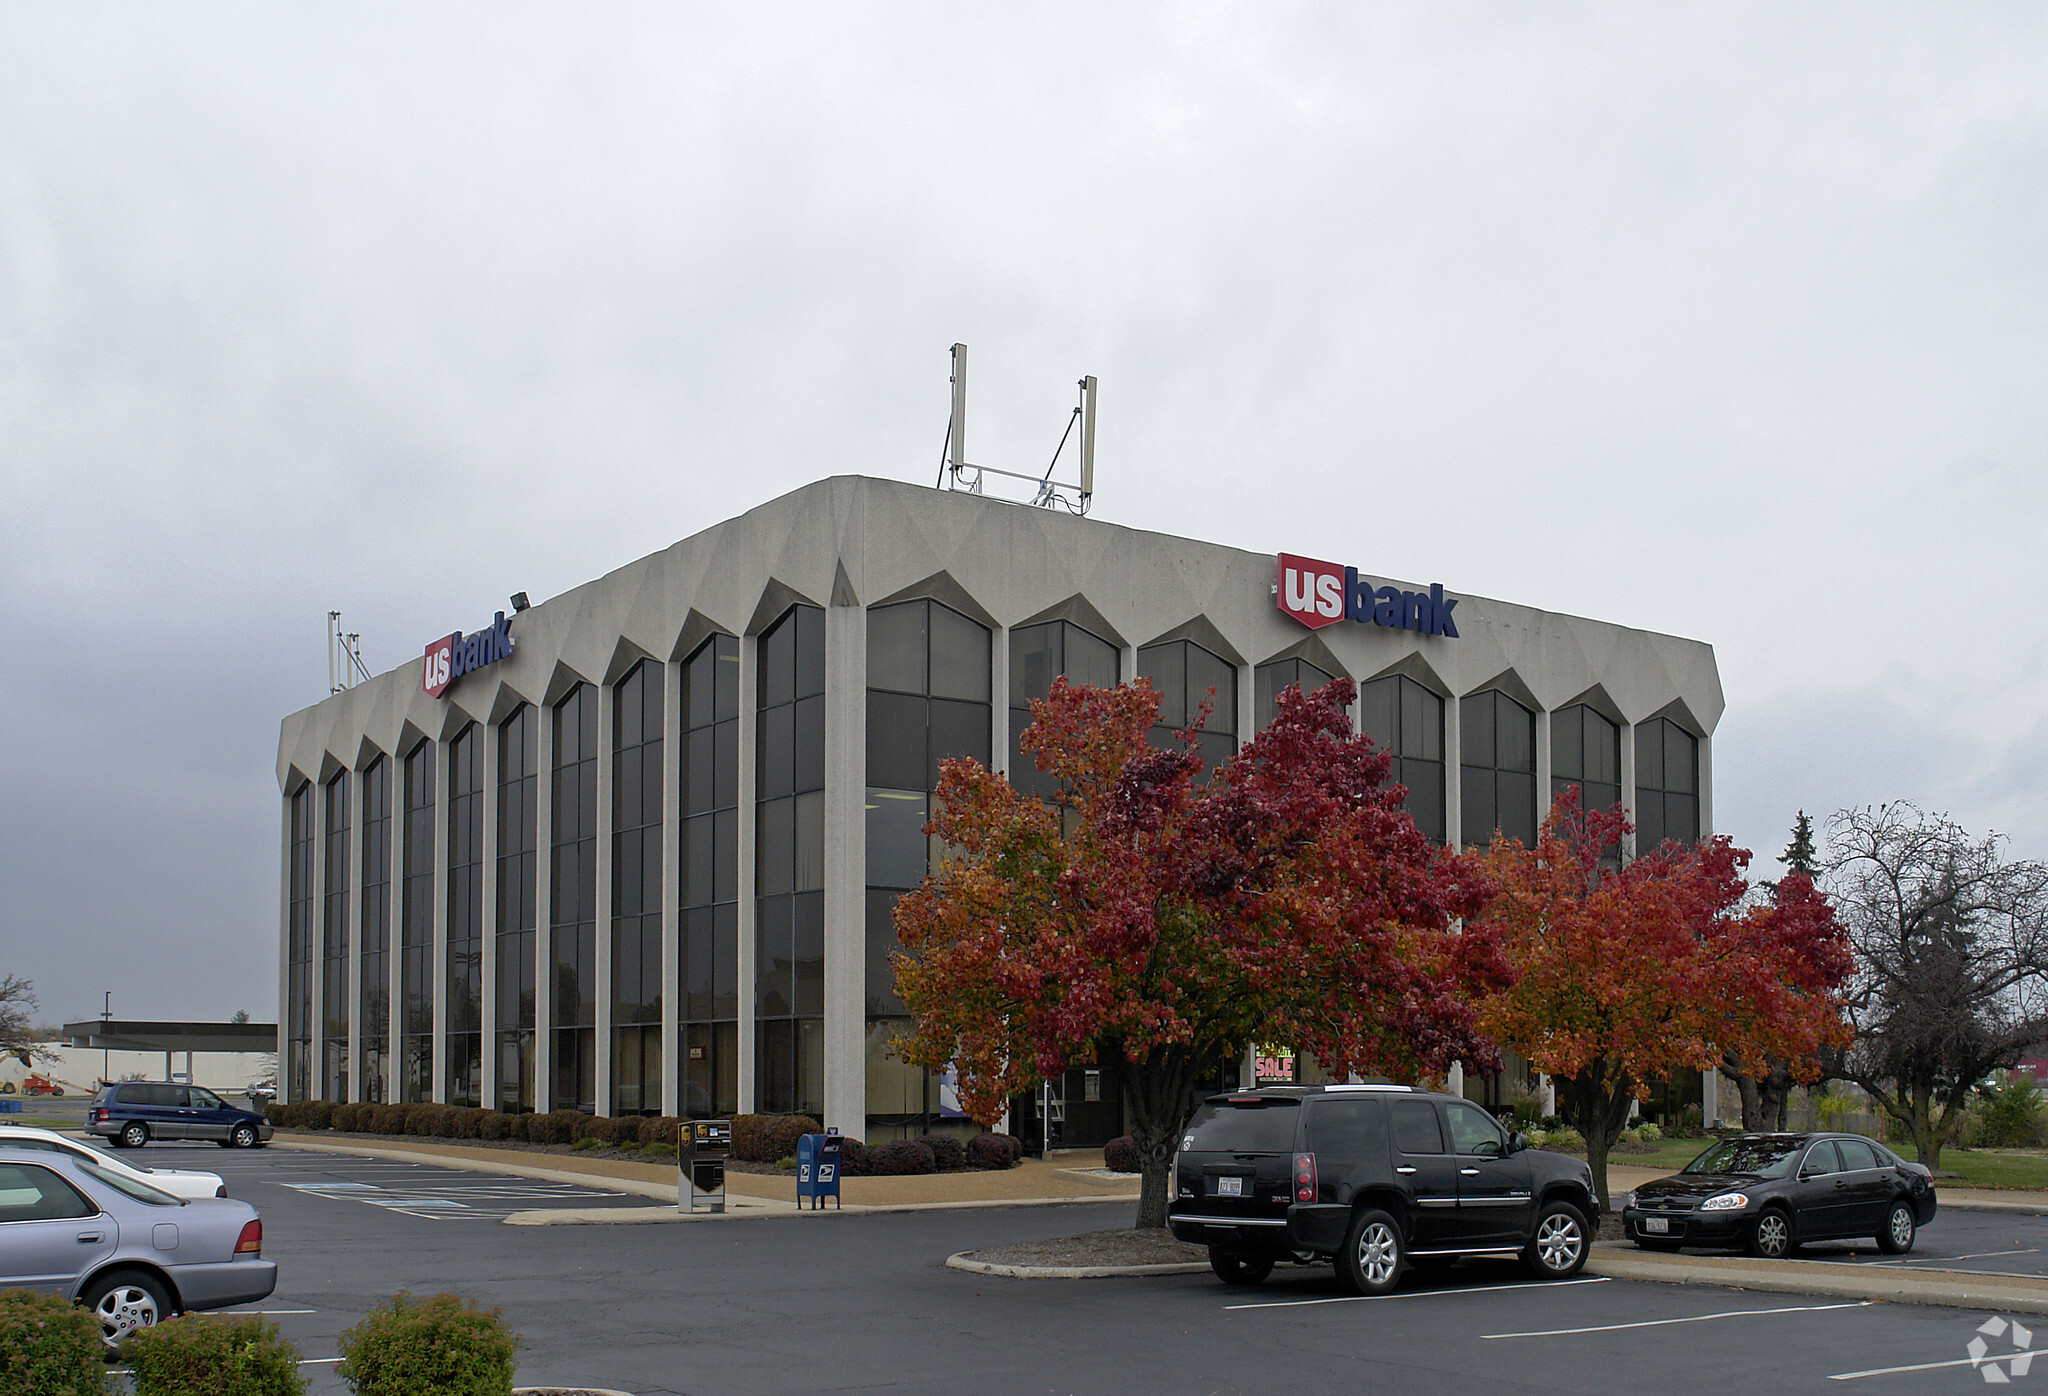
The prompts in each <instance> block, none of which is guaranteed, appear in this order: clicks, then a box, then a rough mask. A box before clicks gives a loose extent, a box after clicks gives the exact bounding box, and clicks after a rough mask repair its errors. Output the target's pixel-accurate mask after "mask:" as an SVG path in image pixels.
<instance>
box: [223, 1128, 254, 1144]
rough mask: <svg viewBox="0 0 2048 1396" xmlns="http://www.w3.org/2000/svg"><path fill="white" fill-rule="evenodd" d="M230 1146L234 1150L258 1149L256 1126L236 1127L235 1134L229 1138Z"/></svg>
mask: <svg viewBox="0 0 2048 1396" xmlns="http://www.w3.org/2000/svg"><path fill="white" fill-rule="evenodd" d="M228 1144H229V1146H230V1147H232V1148H236V1149H253V1148H255V1147H256V1126H254V1125H236V1126H235V1132H234V1133H233V1134H230V1135H229V1136H228Z"/></svg>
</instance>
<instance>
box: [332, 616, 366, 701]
mask: <svg viewBox="0 0 2048 1396" xmlns="http://www.w3.org/2000/svg"><path fill="white" fill-rule="evenodd" d="M369 677H370V671H369V669H368V668H367V667H365V666H364V664H363V637H362V635H361V634H359V633H358V632H356V631H347V632H344V631H343V630H342V628H341V612H339V611H329V612H328V613H327V692H328V693H329V694H330V695H332V694H336V693H339V692H341V691H342V690H343V689H345V688H354V687H355V686H356V685H357V684H358V683H360V682H361V681H362V680H364V679H367V678H369Z"/></svg>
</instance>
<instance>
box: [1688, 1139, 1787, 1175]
mask: <svg viewBox="0 0 2048 1396" xmlns="http://www.w3.org/2000/svg"><path fill="white" fill-rule="evenodd" d="M1804 1147H1806V1141H1805V1140H1803V1139H1724V1140H1722V1141H1721V1142H1720V1143H1719V1144H1716V1145H1715V1146H1714V1147H1713V1148H1711V1149H1709V1150H1707V1151H1706V1152H1705V1153H1703V1154H1701V1155H1700V1156H1699V1157H1698V1158H1696V1159H1694V1160H1693V1161H1692V1162H1691V1163H1688V1164H1687V1165H1686V1166H1685V1167H1684V1168H1683V1169H1682V1170H1680V1171H1681V1172H1685V1173H1747V1174H1753V1175H1754V1176H1756V1177H1759V1178H1782V1177H1784V1176H1785V1175H1786V1174H1787V1173H1788V1172H1790V1171H1791V1169H1792V1160H1794V1159H1796V1158H1798V1157H1799V1151H1800V1150H1801V1149H1803V1148H1804Z"/></svg>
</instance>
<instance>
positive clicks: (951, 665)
mask: <svg viewBox="0 0 2048 1396" xmlns="http://www.w3.org/2000/svg"><path fill="white" fill-rule="evenodd" d="M931 627H932V660H931V666H932V667H931V684H932V689H931V691H932V696H933V697H935V698H961V699H965V700H967V701H969V702H981V703H986V702H987V701H988V696H989V688H988V685H989V673H988V670H989V636H988V631H986V630H984V629H983V628H982V627H981V626H980V624H978V623H977V622H975V621H972V620H969V619H968V618H967V617H966V616H963V615H961V614H960V613H959V612H958V611H951V610H948V609H946V608H945V607H944V606H941V605H938V604H936V603H934V604H933V606H932V608H931ZM871 682H872V681H871Z"/></svg>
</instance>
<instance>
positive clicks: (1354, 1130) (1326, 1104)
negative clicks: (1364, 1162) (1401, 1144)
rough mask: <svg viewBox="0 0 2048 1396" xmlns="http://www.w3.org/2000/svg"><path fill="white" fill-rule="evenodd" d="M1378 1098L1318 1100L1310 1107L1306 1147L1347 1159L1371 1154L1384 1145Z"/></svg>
mask: <svg viewBox="0 0 2048 1396" xmlns="http://www.w3.org/2000/svg"><path fill="white" fill-rule="evenodd" d="M1383 1108H1384V1102H1382V1101H1377V1100H1355V1099H1354V1100H1345V1099H1341V1098H1339V1099H1334V1100H1327V1099H1326V1100H1318V1101H1316V1102H1314V1103H1313V1104H1312V1105H1311V1106H1310V1107H1309V1112H1308V1147H1309V1148H1310V1149H1312V1150H1314V1151H1315V1152H1316V1153H1318V1154H1328V1155H1331V1156H1332V1157H1335V1158H1338V1159H1344V1160H1347V1161H1350V1160H1358V1159H1366V1158H1372V1157H1374V1156H1376V1155H1380V1154H1382V1152H1383V1151H1384V1150H1385V1148H1386V1126H1385V1123H1384V1116H1383V1115H1382V1113H1381V1112H1382V1109H1383Z"/></svg>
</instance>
